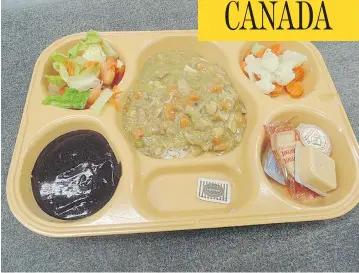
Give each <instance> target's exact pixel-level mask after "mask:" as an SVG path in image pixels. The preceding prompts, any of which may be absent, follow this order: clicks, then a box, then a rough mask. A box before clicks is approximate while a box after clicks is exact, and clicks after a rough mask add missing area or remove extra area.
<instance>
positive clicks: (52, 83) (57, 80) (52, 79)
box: [45, 75, 66, 95]
mask: <svg viewBox="0 0 359 273" xmlns="http://www.w3.org/2000/svg"><path fill="white" fill-rule="evenodd" d="M45 78H46V79H47V81H48V82H49V86H48V88H49V92H50V94H51V95H58V94H59V90H60V89H61V88H62V87H64V86H65V85H66V82H65V81H64V80H63V79H62V78H61V77H60V76H53V75H47V76H45Z"/></svg>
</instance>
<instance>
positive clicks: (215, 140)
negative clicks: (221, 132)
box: [212, 136, 222, 145]
mask: <svg viewBox="0 0 359 273" xmlns="http://www.w3.org/2000/svg"><path fill="white" fill-rule="evenodd" d="M212 141H213V144H214V145H219V144H221V143H222V139H221V138H220V137H219V136H214V137H213V139H212Z"/></svg>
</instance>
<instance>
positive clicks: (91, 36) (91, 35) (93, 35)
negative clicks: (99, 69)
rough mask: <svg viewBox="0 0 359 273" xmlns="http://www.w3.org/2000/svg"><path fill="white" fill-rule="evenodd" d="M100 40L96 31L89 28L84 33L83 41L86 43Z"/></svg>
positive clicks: (94, 42) (89, 43)
mask: <svg viewBox="0 0 359 273" xmlns="http://www.w3.org/2000/svg"><path fill="white" fill-rule="evenodd" d="M101 41H102V39H101V37H100V35H99V34H98V33H97V32H96V31H94V30H89V31H88V32H87V34H86V39H85V41H84V43H85V44H87V45H91V44H99V43H100V42H101Z"/></svg>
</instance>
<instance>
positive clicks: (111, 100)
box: [108, 98, 121, 112]
mask: <svg viewBox="0 0 359 273" xmlns="http://www.w3.org/2000/svg"><path fill="white" fill-rule="evenodd" d="M108 102H109V103H111V104H112V105H113V106H114V107H115V109H116V111H117V112H119V111H120V108H121V107H120V103H119V102H118V101H117V100H116V98H110V99H109V100H108Z"/></svg>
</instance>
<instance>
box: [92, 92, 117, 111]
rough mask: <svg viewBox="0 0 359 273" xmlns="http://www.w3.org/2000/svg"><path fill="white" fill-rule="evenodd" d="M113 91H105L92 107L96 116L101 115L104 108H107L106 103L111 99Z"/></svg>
mask: <svg viewBox="0 0 359 273" xmlns="http://www.w3.org/2000/svg"><path fill="white" fill-rule="evenodd" d="M112 94H113V91H112V90H111V89H108V88H107V89H105V90H103V91H102V93H101V95H100V96H99V97H98V98H97V100H96V101H95V103H94V104H92V106H91V107H90V109H91V110H92V111H94V112H95V113H96V114H98V115H99V114H101V111H102V109H103V107H104V106H105V104H106V102H107V101H108V100H109V99H110V98H111V96H112Z"/></svg>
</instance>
